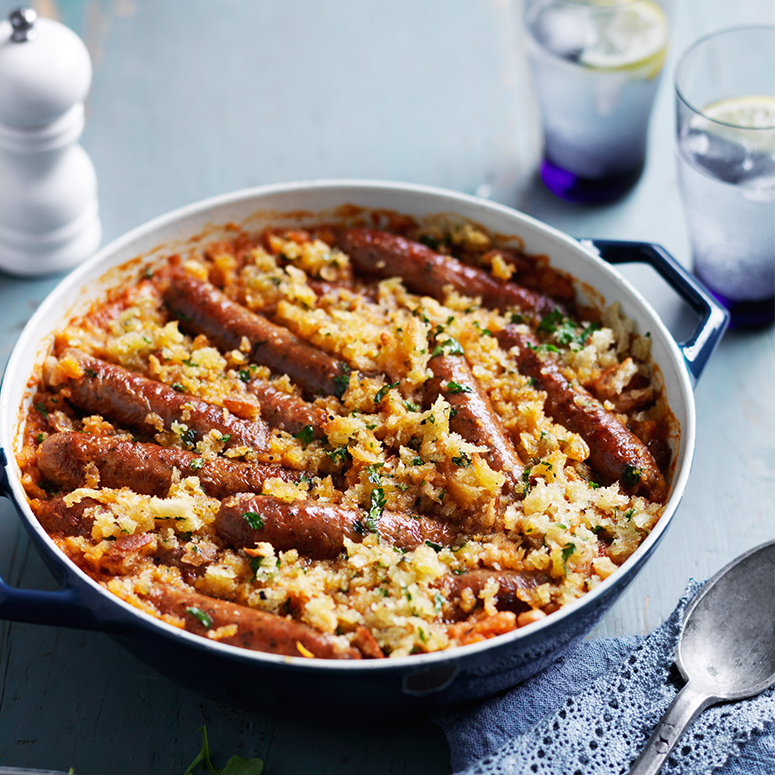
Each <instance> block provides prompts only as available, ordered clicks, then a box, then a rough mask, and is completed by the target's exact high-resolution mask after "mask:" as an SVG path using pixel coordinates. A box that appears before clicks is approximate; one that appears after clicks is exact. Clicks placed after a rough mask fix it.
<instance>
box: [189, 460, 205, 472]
mask: <svg viewBox="0 0 775 775" xmlns="http://www.w3.org/2000/svg"><path fill="white" fill-rule="evenodd" d="M204 464H205V461H204V458H202V457H197V458H194V459H193V460H192V461H191V462H190V463H189V464H188V467H189V468H190V469H191V470H192V471H199V470H201V468H202V466H204Z"/></svg>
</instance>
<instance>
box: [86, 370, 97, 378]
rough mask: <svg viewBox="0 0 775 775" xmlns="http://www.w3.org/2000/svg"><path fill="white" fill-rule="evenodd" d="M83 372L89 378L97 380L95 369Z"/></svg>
mask: <svg viewBox="0 0 775 775" xmlns="http://www.w3.org/2000/svg"><path fill="white" fill-rule="evenodd" d="M83 371H84V373H85V374H86V376H87V377H91V378H92V379H95V378H96V376H97V372H96V371H94V369H84V370H83Z"/></svg>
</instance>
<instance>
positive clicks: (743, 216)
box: [675, 27, 775, 328]
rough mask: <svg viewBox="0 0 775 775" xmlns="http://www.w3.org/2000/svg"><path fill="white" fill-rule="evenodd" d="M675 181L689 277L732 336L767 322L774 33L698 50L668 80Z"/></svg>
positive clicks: (774, 164) (772, 232) (773, 260)
mask: <svg viewBox="0 0 775 775" xmlns="http://www.w3.org/2000/svg"><path fill="white" fill-rule="evenodd" d="M675 91H676V110H677V126H676V128H677V134H678V138H677V139H678V172H679V179H680V183H681V192H682V195H683V203H684V210H685V212H686V219H687V223H688V226H689V234H690V237H691V241H692V252H693V256H694V271H695V274H697V276H698V277H699V278H700V279H701V280H702V281H703V282H704V283H705V284H706V285H707V286H708V288H709V289H710V290H711V291H712V292H713V293H714V295H715V296H716V297H717V298H718V299H719V301H721V303H722V304H724V305H725V306H726V307H727V308H728V309H729V311H730V314H731V323H730V325H731V326H732V327H733V328H760V327H763V326H766V325H768V324H770V323H772V322H773V320H775V27H737V28H733V29H729V30H722V31H721V32H717V33H715V34H713V35H708V36H707V37H705V38H701V39H700V40H699V41H697V42H696V43H695V44H694V45H693V46H692V47H691V48H689V50H688V51H687V52H686V53H685V54H684V55H683V57H682V58H681V61H680V62H679V63H678V67H677V68H676V71H675Z"/></svg>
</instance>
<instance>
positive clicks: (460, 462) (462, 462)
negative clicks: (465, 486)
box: [452, 452, 471, 468]
mask: <svg viewBox="0 0 775 775" xmlns="http://www.w3.org/2000/svg"><path fill="white" fill-rule="evenodd" d="M452 462H453V463H454V464H455V465H456V466H457V467H458V468H468V466H470V465H471V458H470V457H468V455H466V453H465V452H461V453H460V454H459V455H458V456H457V457H453V458H452Z"/></svg>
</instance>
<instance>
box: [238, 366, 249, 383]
mask: <svg viewBox="0 0 775 775" xmlns="http://www.w3.org/2000/svg"><path fill="white" fill-rule="evenodd" d="M237 377H238V378H239V380H240V381H242V382H244V383H245V384H247V383H248V382H250V369H241V370H240V371H238V372H237Z"/></svg>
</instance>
